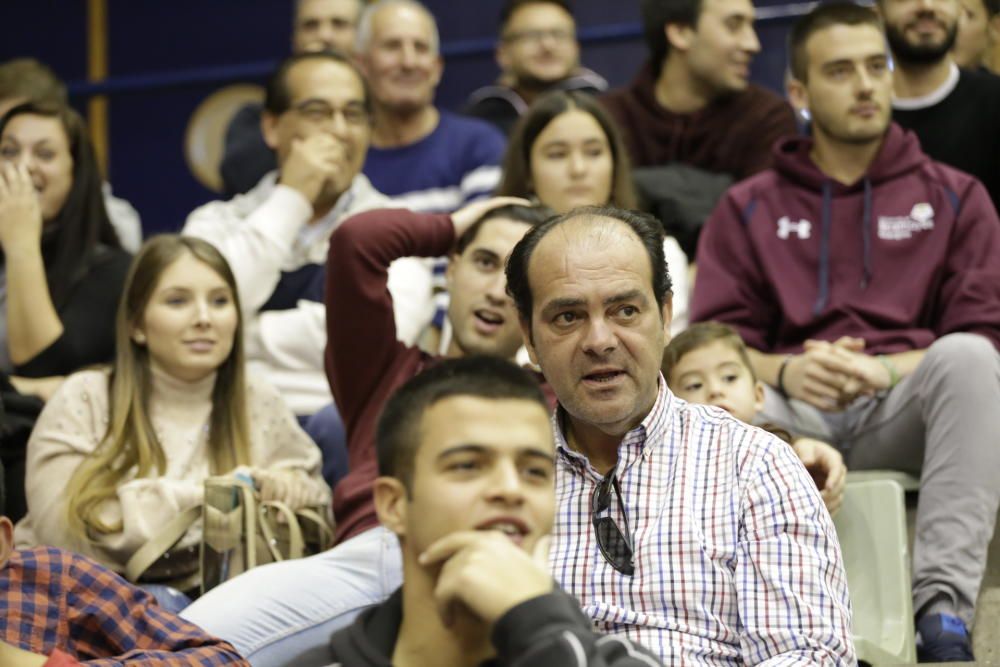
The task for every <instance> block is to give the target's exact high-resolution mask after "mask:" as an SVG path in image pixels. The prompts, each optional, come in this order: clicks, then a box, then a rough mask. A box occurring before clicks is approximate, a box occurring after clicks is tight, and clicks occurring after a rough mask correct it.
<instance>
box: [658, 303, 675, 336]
mask: <svg viewBox="0 0 1000 667" xmlns="http://www.w3.org/2000/svg"><path fill="white" fill-rule="evenodd" d="M660 317H661V318H662V319H663V347H664V348H666V346H667V343H669V342H670V323H671V322H673V320H674V295H673V294H668V295H667V296H666V298H665V299H664V300H663V307H662V308H661V309H660Z"/></svg>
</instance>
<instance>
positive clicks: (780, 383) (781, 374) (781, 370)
mask: <svg viewBox="0 0 1000 667" xmlns="http://www.w3.org/2000/svg"><path fill="white" fill-rule="evenodd" d="M793 356H794V355H791V354H787V355H785V358H784V359H782V360H781V365H780V366H778V379H777V383H776V386H777V388H778V391H779V392H780V393H781V395H782V396H784V397H785V398H788V390H787V389H786V388H785V371H787V370H788V364H789V362H791V360H792V357H793Z"/></svg>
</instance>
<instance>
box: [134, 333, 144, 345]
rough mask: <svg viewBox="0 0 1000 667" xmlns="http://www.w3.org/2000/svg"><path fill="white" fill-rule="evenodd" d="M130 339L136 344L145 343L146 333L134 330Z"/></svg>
mask: <svg viewBox="0 0 1000 667" xmlns="http://www.w3.org/2000/svg"><path fill="white" fill-rule="evenodd" d="M132 340H133V341H135V344H136V345H145V344H146V334H144V333H142V332H141V331H136V332H135V333H134V334H132Z"/></svg>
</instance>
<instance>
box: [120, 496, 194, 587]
mask: <svg viewBox="0 0 1000 667" xmlns="http://www.w3.org/2000/svg"><path fill="white" fill-rule="evenodd" d="M199 518H201V505H195V506H194V507H189V508H188V509H186V510H184V511H183V512H181V513H180V514H178V515H177V516H175V517H174V518H173V519H171V520H170V521H168V522H167V525H165V526H164V527H163V530H161V531H160V532H159V533H157V535H156V536H155V537H153V538H151V539H150V540H149V541H147V542H146V543H145V544H144V545H142V546H141V547H139V548H138V549H137V550H136V552H135V553H134V554H132V557H131V558H129V559H128V563H126V564H125V578H126V579H128V580H129V581H131V582H136V581H139V577H141V576H142V575H143V573H144V572H145V571H146V570H148V569H149V566H150V565H152V564H153V563H155V562H156V561H157V560H159V559H160V556H162V555H163V554H165V553H167V552H168V551H170V547H172V546H174V545H175V544H177V541H178V540H179V539H181V538H182V537H184V533H186V532H187V531H188V529H189V528H190V527H191V526H193V525H194V523H195V521H197V520H198V519H199Z"/></svg>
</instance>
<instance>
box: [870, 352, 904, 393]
mask: <svg viewBox="0 0 1000 667" xmlns="http://www.w3.org/2000/svg"><path fill="white" fill-rule="evenodd" d="M875 358H876V359H878V361H879V363H880V364H882V366H884V367H885V370H886V371H888V372H889V386H887V387H886V389H892V388H893V387H895V386H896V385H897V384H899V381H900V380H902V379H903V378H902V376H900V374H899V369H898V368H896V364H894V363H893V361H892V359H890V358H889V357H887V356H886V355H884V354H880V355H877V356H876V357H875Z"/></svg>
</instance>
